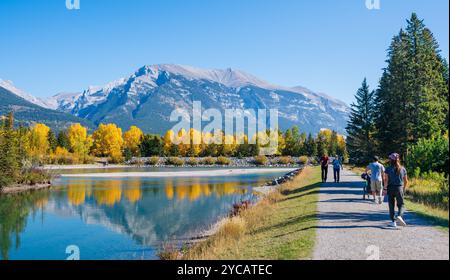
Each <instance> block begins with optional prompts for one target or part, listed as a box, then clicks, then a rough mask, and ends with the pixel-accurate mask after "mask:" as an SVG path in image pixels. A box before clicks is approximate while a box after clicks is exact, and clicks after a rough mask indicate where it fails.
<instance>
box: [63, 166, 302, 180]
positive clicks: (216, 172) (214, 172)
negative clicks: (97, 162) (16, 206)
mask: <svg viewBox="0 0 450 280" xmlns="http://www.w3.org/2000/svg"><path fill="white" fill-rule="evenodd" d="M293 170H295V169H294V168H252V169H208V170H192V171H165V172H152V171H150V172H114V173H111V172H110V173H81V174H61V175H60V176H61V177H66V178H86V177H89V178H136V177H140V178H165V177H192V176H196V177H218V176H236V175H247V174H262V173H272V172H273V173H279V172H291V171H293Z"/></svg>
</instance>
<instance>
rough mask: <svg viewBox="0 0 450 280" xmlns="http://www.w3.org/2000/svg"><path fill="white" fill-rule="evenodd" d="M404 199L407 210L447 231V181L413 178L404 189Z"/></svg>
mask: <svg viewBox="0 0 450 280" xmlns="http://www.w3.org/2000/svg"><path fill="white" fill-rule="evenodd" d="M445 186H446V187H445ZM406 200H407V204H406V207H407V209H408V210H410V211H413V212H415V213H417V214H418V215H419V216H422V217H424V218H426V219H428V220H429V221H430V222H431V223H432V224H433V225H435V226H438V227H439V228H441V229H444V230H446V231H448V218H449V212H448V181H447V182H442V181H441V180H437V179H430V178H413V179H411V180H410V186H409V188H407V189H406Z"/></svg>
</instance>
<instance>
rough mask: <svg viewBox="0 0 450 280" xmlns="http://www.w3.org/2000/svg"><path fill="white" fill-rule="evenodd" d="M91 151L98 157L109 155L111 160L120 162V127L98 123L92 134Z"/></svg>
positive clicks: (121, 158) (121, 143)
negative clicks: (92, 143)
mask: <svg viewBox="0 0 450 280" xmlns="http://www.w3.org/2000/svg"><path fill="white" fill-rule="evenodd" d="M92 139H93V140H94V145H93V148H92V151H93V153H94V154H95V155H96V156H100V157H109V158H110V159H111V161H112V162H120V161H122V160H123V157H122V147H123V138H122V129H121V128H119V127H117V126H116V125H115V124H100V125H99V126H98V129H97V130H96V131H95V132H94V134H92Z"/></svg>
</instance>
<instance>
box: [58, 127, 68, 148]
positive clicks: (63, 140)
mask: <svg viewBox="0 0 450 280" xmlns="http://www.w3.org/2000/svg"><path fill="white" fill-rule="evenodd" d="M57 143H58V147H61V148H65V149H66V150H70V143H69V137H68V136H67V132H66V131H62V130H61V131H60V132H59V133H58V138H57Z"/></svg>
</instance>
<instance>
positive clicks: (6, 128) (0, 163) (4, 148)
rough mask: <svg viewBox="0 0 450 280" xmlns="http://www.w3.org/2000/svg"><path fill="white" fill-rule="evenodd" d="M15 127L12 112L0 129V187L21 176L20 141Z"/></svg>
mask: <svg viewBox="0 0 450 280" xmlns="http://www.w3.org/2000/svg"><path fill="white" fill-rule="evenodd" d="M13 127H14V118H13V115H12V113H11V114H9V116H8V118H7V119H6V122H5V123H4V125H3V127H2V128H1V129H0V174H1V176H0V188H1V187H5V186H8V185H10V184H12V183H14V182H16V180H17V178H18V176H19V163H18V159H19V155H18V153H17V145H18V141H17V135H16V132H15V131H14V129H13Z"/></svg>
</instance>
